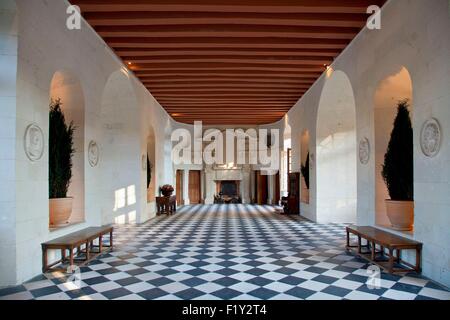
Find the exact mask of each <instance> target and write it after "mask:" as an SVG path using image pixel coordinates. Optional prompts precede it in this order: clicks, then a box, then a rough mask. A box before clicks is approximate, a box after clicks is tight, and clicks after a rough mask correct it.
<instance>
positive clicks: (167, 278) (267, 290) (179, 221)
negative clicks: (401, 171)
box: [0, 205, 450, 300]
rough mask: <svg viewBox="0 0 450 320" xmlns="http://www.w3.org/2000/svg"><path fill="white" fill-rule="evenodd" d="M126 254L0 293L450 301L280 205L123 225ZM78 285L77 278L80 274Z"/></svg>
mask: <svg viewBox="0 0 450 320" xmlns="http://www.w3.org/2000/svg"><path fill="white" fill-rule="evenodd" d="M116 239H117V240H116V248H115V251H114V252H111V253H108V254H105V255H103V256H101V257H100V258H98V259H97V260H95V261H93V262H92V263H90V264H89V265H88V266H85V267H82V268H81V273H80V278H81V281H80V282H79V283H78V284H79V287H77V286H75V284H74V282H72V281H68V280H72V279H68V278H67V275H65V274H63V273H59V272H54V273H52V274H46V275H42V276H40V277H38V278H37V279H34V280H33V281H31V282H28V283H25V284H23V285H21V286H17V287H13V288H6V289H0V299H38V300H40V299H51V300H60V299H62V300H65V299H81V300H104V299H119V300H120V299H124V300H126V299H131V300H143V299H152V300H153V299H164V300H177V299H189V300H191V299H200V300H209V299H227V300H229V299H237V300H253V299H283V300H287V299H308V300H313V299H320V300H330V299H340V300H342V299H349V300H367V299H368V300H377V299H401V300H421V299H445V300H450V292H449V291H447V290H446V289H444V288H442V287H440V286H439V285H437V284H435V283H433V282H431V281H429V280H427V279H425V278H423V277H421V276H418V275H414V274H407V275H403V276H398V275H390V274H386V273H382V274H381V281H380V287H379V288H378V289H370V288H369V286H368V277H369V273H368V271H367V267H368V266H369V265H368V264H367V263H366V262H365V261H362V260H360V259H358V258H355V257H354V256H352V255H349V254H347V253H346V252H345V250H344V243H345V225H342V224H317V223H312V222H309V221H306V220H303V219H302V218H300V217H292V216H282V215H279V214H276V213H275V209H274V208H273V207H270V206H248V205H211V206H206V205H203V206H202V205H199V206H186V207H183V208H182V209H181V210H179V212H178V213H177V214H176V215H174V216H171V217H165V216H164V217H158V218H155V219H153V220H151V221H150V222H148V223H146V224H143V225H138V226H118V227H117V229H116ZM72 278H73V277H72Z"/></svg>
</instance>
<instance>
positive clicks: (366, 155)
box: [359, 138, 370, 164]
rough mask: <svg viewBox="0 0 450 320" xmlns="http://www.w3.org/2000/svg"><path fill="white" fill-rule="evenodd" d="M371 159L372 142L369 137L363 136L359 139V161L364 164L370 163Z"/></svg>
mask: <svg viewBox="0 0 450 320" xmlns="http://www.w3.org/2000/svg"><path fill="white" fill-rule="evenodd" d="M369 160H370V142H369V139H367V138H363V139H361V141H359V161H360V162H361V163H362V164H368V163H369Z"/></svg>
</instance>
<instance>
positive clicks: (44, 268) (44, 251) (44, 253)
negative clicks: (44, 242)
mask: <svg viewBox="0 0 450 320" xmlns="http://www.w3.org/2000/svg"><path fill="white" fill-rule="evenodd" d="M47 269H48V265H47V248H44V247H43V248H42V273H46V272H47Z"/></svg>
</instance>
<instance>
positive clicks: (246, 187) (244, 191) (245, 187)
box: [240, 166, 251, 203]
mask: <svg viewBox="0 0 450 320" xmlns="http://www.w3.org/2000/svg"><path fill="white" fill-rule="evenodd" d="M250 172H251V170H250V166H245V167H244V169H243V171H242V181H241V186H240V188H241V197H242V203H250V202H251V199H250V177H251V175H250Z"/></svg>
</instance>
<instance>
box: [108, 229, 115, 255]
mask: <svg viewBox="0 0 450 320" xmlns="http://www.w3.org/2000/svg"><path fill="white" fill-rule="evenodd" d="M109 245H110V250H111V251H112V250H113V248H114V241H113V232H112V231H111V232H110V233H109Z"/></svg>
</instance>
